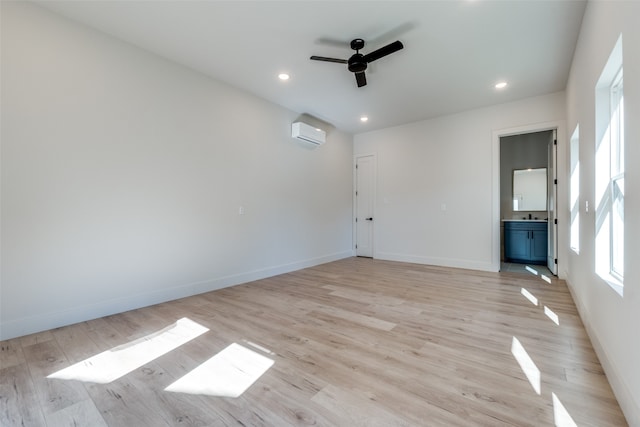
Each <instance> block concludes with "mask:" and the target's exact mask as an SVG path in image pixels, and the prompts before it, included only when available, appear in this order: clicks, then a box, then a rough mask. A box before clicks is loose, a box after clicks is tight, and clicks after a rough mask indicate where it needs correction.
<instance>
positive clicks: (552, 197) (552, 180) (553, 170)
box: [547, 130, 558, 275]
mask: <svg viewBox="0 0 640 427" xmlns="http://www.w3.org/2000/svg"><path fill="white" fill-rule="evenodd" d="M557 147H558V145H557V131H556V130H554V131H553V132H551V138H550V141H549V160H548V168H547V180H548V185H547V193H548V197H549V202H548V212H547V218H548V225H547V232H548V239H547V241H548V246H547V267H548V268H549V270H550V271H551V272H552V273H553V274H555V275H557V274H558V221H557V209H556V198H557V191H558V181H557V170H558V168H557Z"/></svg>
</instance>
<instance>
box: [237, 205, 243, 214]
mask: <svg viewBox="0 0 640 427" xmlns="http://www.w3.org/2000/svg"><path fill="white" fill-rule="evenodd" d="M238 215H244V206H240V207H239V208H238Z"/></svg>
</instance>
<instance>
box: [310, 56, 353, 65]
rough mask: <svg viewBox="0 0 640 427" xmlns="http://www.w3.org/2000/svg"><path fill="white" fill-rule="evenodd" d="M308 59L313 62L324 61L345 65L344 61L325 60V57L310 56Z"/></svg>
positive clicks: (345, 61)
mask: <svg viewBox="0 0 640 427" xmlns="http://www.w3.org/2000/svg"><path fill="white" fill-rule="evenodd" d="M309 59H313V60H314V61H326V62H337V63H338V64H346V63H347V60H346V59H337V58H327V57H325V56H312V57H311V58H309Z"/></svg>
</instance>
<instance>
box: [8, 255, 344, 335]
mask: <svg viewBox="0 0 640 427" xmlns="http://www.w3.org/2000/svg"><path fill="white" fill-rule="evenodd" d="M351 256H353V254H352V252H351V251H345V252H338V253H334V254H330V255H325V256H322V257H317V258H312V259H306V260H302V261H296V262H292V263H289V264H283V265H278V266H273V267H268V268H264V269H260V270H254V271H250V272H246V273H239V274H234V275H230V276H225V277H219V278H215V279H210V280H206V281H202V282H196V283H189V284H186V285H180V286H175V287H173V288H168V289H162V290H159V291H153V292H145V293H141V294H137V295H132V296H127V297H123V298H117V299H112V300H108V301H101V302H99V303H95V304H88V305H83V306H79V307H73V308H70V309H67V310H59V311H53V312H49V313H44V314H39V315H36V316H29V317H23V318H21V319H15V320H11V321H8V322H4V323H2V324H0V341H3V340H8V339H11V338H16V337H20V336H24V335H28V334H33V333H36V332H41V331H46V330H49V329H53V328H58V327H61V326H66V325H71V324H74V323H78V322H84V321H86V320H91V319H96V318H99V317H104V316H109V315H112V314H116V313H122V312H125V311H129V310H134V309H137V308H142V307H147V306H150V305H154V304H159V303H162V302H166V301H171V300H175V299H178V298H184V297H189V296H192V295H196V294H201V293H204V292H209V291H214V290H217V289H222V288H226V287H229V286H234V285H239V284H242V283H247V282H251V281H254V280H260V279H264V278H267V277H272V276H277V275H279V274H284V273H289V272H292V271H296V270H301V269H303V268H308V267H313V266H316V265H320V264H325V263H327V262H332V261H337V260H340V259H343V258H348V257H351Z"/></svg>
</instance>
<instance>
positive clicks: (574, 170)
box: [569, 125, 580, 253]
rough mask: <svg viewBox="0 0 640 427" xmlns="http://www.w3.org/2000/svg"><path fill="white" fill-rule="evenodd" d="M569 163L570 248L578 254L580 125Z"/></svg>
mask: <svg viewBox="0 0 640 427" xmlns="http://www.w3.org/2000/svg"><path fill="white" fill-rule="evenodd" d="M569 158H570V162H571V169H570V171H571V172H570V173H571V177H570V180H571V184H570V187H569V198H570V199H569V208H570V209H571V235H570V240H569V243H570V246H571V249H572V250H573V251H574V252H575V253H580V125H578V126H576V130H575V131H573V135H572V136H571V142H570V146H569Z"/></svg>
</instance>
